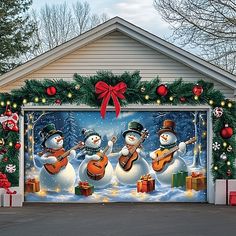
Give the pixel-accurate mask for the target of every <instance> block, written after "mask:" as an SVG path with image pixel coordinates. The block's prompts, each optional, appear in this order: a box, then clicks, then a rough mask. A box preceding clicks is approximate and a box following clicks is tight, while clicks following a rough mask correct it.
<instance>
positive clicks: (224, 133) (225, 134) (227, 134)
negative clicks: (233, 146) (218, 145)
mask: <svg viewBox="0 0 236 236" xmlns="http://www.w3.org/2000/svg"><path fill="white" fill-rule="evenodd" d="M232 135H233V128H232V127H230V126H229V125H228V124H225V126H224V127H223V128H222V129H221V130H220V136H221V137H222V138H224V139H229V138H231V137H232Z"/></svg>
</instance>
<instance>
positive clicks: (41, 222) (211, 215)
mask: <svg viewBox="0 0 236 236" xmlns="http://www.w3.org/2000/svg"><path fill="white" fill-rule="evenodd" d="M235 234H236V207H229V206H214V205H209V204H185V203H184V204H180V203H178V204H177V203H162V204H157V203H155V204H154V203H153V204H152V203H151V204H150V203H148V204H146V203H113V204H38V203H37V204H29V203H28V204H26V205H25V206H24V207H23V208H0V236H5V235H6V236H15V235H17V236H26V235H31V236H39V235H40V236H41V235H42V236H47V235H49V236H54V235H56V236H60V235H65V236H69V235H83V236H84V235H96V236H97V235H98V236H100V235H101V236H105V235H109V236H110V235H111V236H112V235H119V236H126V235H135V236H139V235H140V236H141V235H142V236H149V235H161V236H162V235H175V236H177V235H181V236H185V235H188V236H192V235H194V236H200V235H204V236H205V235H209V236H217V235H219V236H228V235H235Z"/></svg>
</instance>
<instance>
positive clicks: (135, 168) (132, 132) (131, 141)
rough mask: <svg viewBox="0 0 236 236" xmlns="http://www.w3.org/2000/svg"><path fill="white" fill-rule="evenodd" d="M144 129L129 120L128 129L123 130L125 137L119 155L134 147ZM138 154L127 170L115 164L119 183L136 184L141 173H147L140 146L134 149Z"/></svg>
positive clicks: (147, 167)
mask: <svg viewBox="0 0 236 236" xmlns="http://www.w3.org/2000/svg"><path fill="white" fill-rule="evenodd" d="M143 130H144V128H143V126H142V124H140V123H138V122H136V121H131V122H130V123H129V124H128V129H127V130H126V131H124V132H123V137H124V139H125V146H124V147H123V148H122V149H121V151H120V153H119V154H120V155H123V156H128V155H129V153H130V150H131V149H132V147H134V146H135V145H136V144H137V143H138V142H139V140H140V139H141V132H142V131H143ZM136 152H137V154H138V158H137V160H135V161H134V162H133V164H132V167H131V168H130V169H129V170H128V171H127V170H124V168H123V167H122V166H121V165H120V163H118V164H117V165H116V169H115V173H116V178H117V180H118V181H119V183H121V184H124V185H136V183H137V181H138V180H139V179H140V177H141V176H142V175H145V174H148V173H149V165H148V163H147V161H146V160H145V159H144V154H143V152H142V148H141V146H140V147H138V148H137V149H136Z"/></svg>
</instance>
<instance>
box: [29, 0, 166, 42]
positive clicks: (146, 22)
mask: <svg viewBox="0 0 236 236" xmlns="http://www.w3.org/2000/svg"><path fill="white" fill-rule="evenodd" d="M76 1H77V0H67V1H66V2H67V3H68V4H69V5H70V4H73V3H74V2H76ZM63 2H65V0H33V8H34V9H36V10H37V9H40V8H41V7H42V6H44V5H45V4H46V3H47V4H49V5H51V4H56V3H63ZM87 2H88V3H89V4H90V6H91V8H92V11H93V12H94V13H98V14H101V13H107V14H108V16H109V17H110V18H112V17H114V16H119V17H122V18H124V19H125V20H127V21H130V22H131V23H133V24H135V25H137V26H139V27H141V28H143V29H145V30H148V31H149V32H151V33H154V34H156V35H157V36H159V37H162V38H166V37H168V36H169V35H170V29H169V28H168V27H169V25H168V24H167V23H166V22H164V21H163V20H162V19H161V16H160V15H159V14H158V12H157V11H156V10H155V9H154V7H153V0H118V1H117V0H87Z"/></svg>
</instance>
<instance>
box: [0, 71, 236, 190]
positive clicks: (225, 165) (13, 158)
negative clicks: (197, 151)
mask: <svg viewBox="0 0 236 236" xmlns="http://www.w3.org/2000/svg"><path fill="white" fill-rule="evenodd" d="M99 81H104V82H106V83H107V84H108V85H111V86H115V85H116V84H118V83H119V82H124V83H126V84H127V90H126V92H125V94H124V95H125V100H119V102H120V104H121V106H122V107H124V106H127V105H129V104H156V105H157V106H158V105H159V104H161V105H168V104H170V105H206V104H209V105H211V107H212V109H214V108H215V107H222V108H223V115H222V116H221V117H219V118H217V117H215V116H214V115H212V117H213V143H215V142H218V143H219V144H220V149H219V150H216V151H215V150H212V155H213V163H210V164H212V173H213V176H214V180H215V179H230V178H235V177H236V176H235V166H234V162H235V150H236V142H235V137H236V116H235V111H236V109H235V102H234V101H229V100H227V99H226V98H225V97H224V95H223V94H222V93H221V92H220V91H218V90H215V89H214V85H213V83H209V82H205V81H203V80H200V81H197V82H196V83H185V82H183V81H182V79H178V80H176V81H174V82H173V83H169V84H167V88H168V93H167V95H166V96H160V95H158V94H157V92H156V89H157V87H158V86H159V85H160V84H161V81H160V79H159V78H158V77H156V78H154V79H153V80H152V81H141V76H140V74H139V72H138V71H135V72H133V73H129V72H125V73H123V74H122V75H114V74H112V73H111V72H107V71H103V72H98V73H97V74H96V75H94V76H88V77H86V76H80V75H78V74H75V75H74V80H73V81H70V82H68V81H64V80H62V79H61V80H47V79H45V80H44V81H36V80H28V81H26V82H25V85H24V86H23V87H22V88H20V89H17V90H13V91H11V93H0V105H1V108H0V112H1V113H0V114H3V113H4V111H5V107H6V105H7V104H10V105H11V108H12V110H13V112H18V113H19V114H20V111H21V106H22V105H24V104H26V103H28V104H29V103H30V104H33V105H58V104H55V103H58V102H57V101H60V104H77V105H79V104H86V105H89V106H91V107H100V105H101V100H98V99H97V95H96V94H95V84H96V83H97V82H99ZM196 84H199V85H201V86H202V88H203V92H202V94H201V95H200V96H195V95H194V94H193V92H192V89H193V87H194V86H195V85H196ZM50 86H53V87H54V88H56V94H55V95H53V96H52V95H50V96H49V95H48V94H47V93H46V89H47V88H48V87H50ZM181 98H184V101H183V100H181ZM109 105H113V102H112V99H110V101H109ZM225 124H229V125H230V127H232V128H233V130H234V134H233V136H232V137H231V138H229V139H223V138H222V137H221V135H220V130H221V129H222V128H223V127H224V125H225ZM0 138H4V140H5V142H6V147H7V153H6V154H4V157H8V161H7V162H3V161H0V171H1V172H4V173H5V167H6V165H7V164H9V163H10V164H15V165H16V166H17V171H16V172H14V173H13V174H8V173H6V174H7V175H8V178H9V180H10V181H11V183H12V185H13V186H17V185H18V181H19V160H18V155H19V152H18V151H16V150H15V148H14V144H15V143H16V142H17V141H19V133H14V132H11V131H4V130H3V129H2V127H1V126H0ZM10 142H12V143H13V146H9V143H10ZM229 146H231V147H232V150H231V151H229V150H228V148H229ZM22 148H23V147H22ZM210 148H211V147H210ZM223 152H225V153H226V155H227V161H225V160H222V159H221V158H220V155H221V154H222V153H223Z"/></svg>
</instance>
